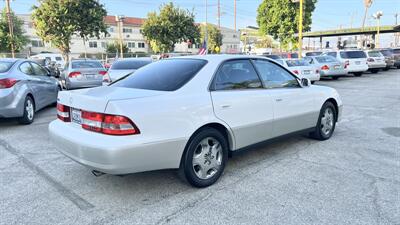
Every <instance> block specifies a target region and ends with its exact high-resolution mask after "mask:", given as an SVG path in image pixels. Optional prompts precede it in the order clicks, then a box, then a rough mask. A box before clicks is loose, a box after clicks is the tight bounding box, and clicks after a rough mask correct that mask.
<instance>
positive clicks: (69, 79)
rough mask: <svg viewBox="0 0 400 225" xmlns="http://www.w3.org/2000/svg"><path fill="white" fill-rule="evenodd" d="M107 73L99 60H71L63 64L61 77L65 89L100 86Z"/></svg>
mask: <svg viewBox="0 0 400 225" xmlns="http://www.w3.org/2000/svg"><path fill="white" fill-rule="evenodd" d="M106 73H107V71H106V69H105V68H104V67H103V65H102V64H101V62H100V61H99V60H89V59H80V60H72V61H71V62H69V63H67V64H66V65H65V69H64V71H63V79H64V83H65V88H66V89H76V88H88V87H97V86H101V85H102V83H103V76H104V75H105V74H106Z"/></svg>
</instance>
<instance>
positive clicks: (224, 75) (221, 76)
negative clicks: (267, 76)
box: [214, 59, 262, 90]
mask: <svg viewBox="0 0 400 225" xmlns="http://www.w3.org/2000/svg"><path fill="white" fill-rule="evenodd" d="M252 88H262V83H261V80H260V78H259V77H258V75H257V72H256V71H255V69H254V67H253V65H252V64H251V63H250V61H249V60H247V59H245V60H232V61H228V62H225V63H224V64H223V65H222V66H221V67H220V68H219V69H218V72H217V74H216V75H215V79H214V89H215V90H235V89H252Z"/></svg>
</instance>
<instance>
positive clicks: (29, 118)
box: [18, 96, 35, 124]
mask: <svg viewBox="0 0 400 225" xmlns="http://www.w3.org/2000/svg"><path fill="white" fill-rule="evenodd" d="M34 119H35V102H34V101H33V99H32V98H31V97H30V96H26V98H25V102H24V114H23V115H22V117H20V118H19V119H18V122H19V123H20V124H31V123H32V122H33V120H34Z"/></svg>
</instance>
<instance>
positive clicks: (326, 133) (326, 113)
mask: <svg viewBox="0 0 400 225" xmlns="http://www.w3.org/2000/svg"><path fill="white" fill-rule="evenodd" d="M336 121H337V112H336V108H335V106H334V105H333V104H332V103H331V102H325V103H324V105H322V108H321V111H320V113H319V117H318V122H317V126H316V127H315V130H314V131H313V132H312V133H310V134H311V137H313V138H315V139H317V140H320V141H324V140H327V139H329V138H330V137H331V136H332V134H333V132H334V131H335V127H336Z"/></svg>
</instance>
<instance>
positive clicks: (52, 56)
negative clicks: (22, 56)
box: [30, 53, 65, 70]
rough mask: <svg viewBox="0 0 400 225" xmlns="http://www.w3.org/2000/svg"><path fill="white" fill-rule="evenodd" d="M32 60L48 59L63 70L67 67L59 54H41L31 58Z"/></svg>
mask: <svg viewBox="0 0 400 225" xmlns="http://www.w3.org/2000/svg"><path fill="white" fill-rule="evenodd" d="M30 58H31V59H46V60H49V61H51V62H56V65H57V67H58V68H59V69H60V70H61V69H63V68H64V66H65V60H64V58H63V56H62V55H61V54H58V53H40V54H37V55H33V56H31V57H30Z"/></svg>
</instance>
